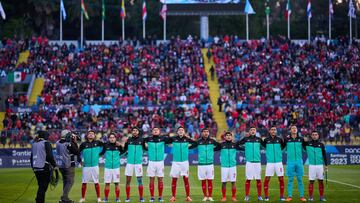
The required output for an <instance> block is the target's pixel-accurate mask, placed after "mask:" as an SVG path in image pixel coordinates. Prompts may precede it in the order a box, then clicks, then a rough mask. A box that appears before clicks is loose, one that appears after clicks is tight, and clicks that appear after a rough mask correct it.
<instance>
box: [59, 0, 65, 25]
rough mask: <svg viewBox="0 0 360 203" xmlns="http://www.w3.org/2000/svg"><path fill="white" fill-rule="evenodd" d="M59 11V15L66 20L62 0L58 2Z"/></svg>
mask: <svg viewBox="0 0 360 203" xmlns="http://www.w3.org/2000/svg"><path fill="white" fill-rule="evenodd" d="M60 10H61V15H62V17H63V19H64V20H66V11H65V6H64V2H63V0H61V1H60Z"/></svg>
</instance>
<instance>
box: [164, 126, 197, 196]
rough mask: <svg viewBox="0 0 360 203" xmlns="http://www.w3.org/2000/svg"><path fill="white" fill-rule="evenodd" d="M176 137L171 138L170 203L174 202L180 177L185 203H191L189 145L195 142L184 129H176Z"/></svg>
mask: <svg viewBox="0 0 360 203" xmlns="http://www.w3.org/2000/svg"><path fill="white" fill-rule="evenodd" d="M176 134H177V135H176V136H175V137H171V143H172V153H173V162H172V165H171V170H170V176H171V177H172V182H171V192H172V197H171V199H170V201H171V202H175V201H176V183H177V180H178V178H179V177H180V176H182V177H183V180H184V186H185V192H186V201H188V202H191V201H192V199H191V198H190V184H189V144H191V145H195V144H196V143H195V141H194V140H192V139H190V138H189V137H188V136H186V135H185V129H184V127H182V126H180V127H178V128H177V131H176Z"/></svg>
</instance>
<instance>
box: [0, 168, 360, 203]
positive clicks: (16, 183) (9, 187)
mask: <svg viewBox="0 0 360 203" xmlns="http://www.w3.org/2000/svg"><path fill="white" fill-rule="evenodd" d="M144 171H146V167H144ZM169 171H170V167H166V168H165V178H164V181H165V182H164V187H165V188H164V199H165V201H166V202H169V199H170V195H171V188H170V186H171V178H170V177H169V176H168V175H169ZM305 171H306V172H305V174H307V166H305ZM237 172H238V174H237V183H236V184H237V189H238V190H237V199H238V202H243V199H244V182H245V168H244V166H238V167H237ZM262 172H263V177H264V173H265V169H264V166H263V171H262ZM33 175H34V174H33V172H32V170H31V169H0V191H1V192H0V202H1V203H11V202H13V201H14V200H15V199H16V198H17V197H18V196H19V195H21V194H22V193H23V191H24V190H25V187H26V186H27V185H28V183H29V182H30V180H31V178H32V177H33ZM100 177H101V179H100V180H101V182H103V168H101V169H100ZM75 179H76V180H75V184H74V186H73V188H72V191H71V193H70V197H71V198H72V199H73V200H74V201H76V202H77V201H79V199H80V196H81V169H80V168H79V169H77V171H76V176H75ZM328 179H329V181H328V183H327V185H326V184H325V196H326V198H327V200H328V202H358V201H360V166H330V168H329V173H328ZM124 181H125V177H124V167H121V179H120V186H121V188H120V199H121V201H122V202H124V200H125V185H124ZM148 182H149V180H148V178H147V177H144V195H145V200H146V202H148V200H149V189H148ZM304 184H305V195H306V196H307V184H308V180H307V177H306V176H305V177H304ZM296 185H297V182H296V181H295V187H294V198H293V202H299V200H298V199H299V193H298V192H297V186H296ZM103 188H104V184H101V197H103ZM177 188H178V190H177V202H185V192H184V187H183V181H182V180H178V187H177ZM190 189H191V197H192V199H193V202H201V200H202V197H203V195H202V191H201V184H200V181H198V179H197V167H196V166H191V167H190ZM286 189H287V180H286V179H285V195H286V194H287V191H286ZM36 190H37V182H36V179H34V180H33V181H32V183H31V185H30V187H29V189H28V190H27V192H26V193H25V194H24V196H23V197H22V198H20V199H19V200H18V201H17V202H19V203H27V202H29V203H30V202H35V200H34V199H35V194H36ZM61 192H62V183H61V182H60V183H59V185H58V186H57V187H56V188H55V189H54V190H51V189H50V188H49V190H48V191H47V194H46V202H49V203H53V202H54V203H56V202H58V200H59V199H60V196H61ZM227 192H228V202H231V200H230V197H231V190H230V184H228V190H227ZM114 193H115V192H114V188H113V185H112V186H111V189H110V195H109V200H110V202H114V201H115V194H114ZM256 193H257V192H256V186H255V182H252V184H251V190H250V194H251V196H250V202H257V198H256V196H257V195H256ZM269 193H270V202H279V189H278V181H277V178H276V177H273V179H272V180H271V182H270V190H269ZM155 194H157V183H155ZM314 196H315V197H314V198H315V201H316V202H319V194H318V185H317V183H316V184H315V189H314ZM213 197H214V199H215V201H216V202H220V198H221V183H220V168H219V167H218V166H216V167H215V180H214V191H213ZM86 202H96V196H95V189H94V186H93V184H89V185H88V187H87V194H86ZM131 202H139V198H138V191H137V187H136V179H133V181H132V188H131Z"/></svg>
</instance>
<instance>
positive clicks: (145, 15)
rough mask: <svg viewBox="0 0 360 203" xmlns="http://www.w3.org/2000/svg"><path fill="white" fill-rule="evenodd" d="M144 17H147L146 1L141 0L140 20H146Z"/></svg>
mask: <svg viewBox="0 0 360 203" xmlns="http://www.w3.org/2000/svg"><path fill="white" fill-rule="evenodd" d="M146 17H147V10H146V1H145V0H143V3H142V19H143V20H146Z"/></svg>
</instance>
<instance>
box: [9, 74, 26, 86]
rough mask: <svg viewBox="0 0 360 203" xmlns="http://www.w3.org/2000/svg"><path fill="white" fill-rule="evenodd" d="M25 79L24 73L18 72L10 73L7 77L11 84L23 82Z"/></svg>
mask: <svg viewBox="0 0 360 203" xmlns="http://www.w3.org/2000/svg"><path fill="white" fill-rule="evenodd" d="M25 77H26V73H25V72H20V71H15V72H10V73H8V75H7V79H8V81H9V82H12V83H15V82H21V81H24V80H25Z"/></svg>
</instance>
